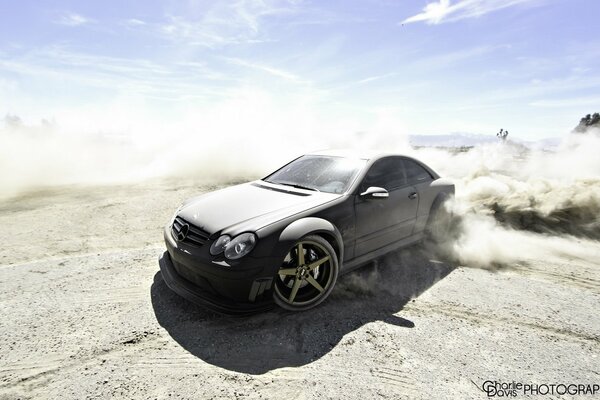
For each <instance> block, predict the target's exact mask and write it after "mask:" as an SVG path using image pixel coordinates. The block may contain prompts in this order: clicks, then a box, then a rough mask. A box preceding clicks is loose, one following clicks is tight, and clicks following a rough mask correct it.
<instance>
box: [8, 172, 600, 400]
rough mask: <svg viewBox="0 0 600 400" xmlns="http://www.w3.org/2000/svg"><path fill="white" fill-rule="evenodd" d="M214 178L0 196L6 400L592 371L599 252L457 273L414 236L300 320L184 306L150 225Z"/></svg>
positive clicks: (467, 393)
mask: <svg viewBox="0 0 600 400" xmlns="http://www.w3.org/2000/svg"><path fill="white" fill-rule="evenodd" d="M217 186H218V185H210V184H202V183H197V182H192V181H187V182H183V181H182V182H168V181H157V182H149V183H144V184H140V183H138V184H135V185H125V184H124V185H119V186H114V185H113V186H95V187H86V186H77V187H72V186H71V187H57V188H53V189H47V190H39V191H35V192H30V193H27V194H23V195H21V196H19V197H16V198H11V199H9V200H4V201H2V202H0V226H2V230H1V231H0V240H1V243H2V246H1V247H0V296H1V297H0V348H1V349H2V351H1V352H0V398H3V399H28V398H36V399H37V398H52V399H55V398H64V399H96V398H110V397H117V398H134V399H152V398H185V399H188V398H194V399H216V398H227V399H230V398H237V399H271V398H280V399H296V398H299V399H313V398H314V399H323V398H332V399H333V398H344V399H368V398H389V399H398V398H417V399H419V398H421V399H431V398H461V399H469V398H474V399H477V398H485V397H486V395H485V393H483V392H482V391H481V390H480V387H481V385H482V384H483V382H484V381H487V380H497V381H502V382H513V381H516V382H523V383H538V384H542V383H546V384H552V383H565V384H568V383H582V384H593V383H598V382H599V381H600V314H599V312H598V310H600V268H599V266H600V265H598V264H600V262H599V263H591V262H590V261H589V260H587V261H586V259H577V258H573V257H571V258H569V257H565V258H564V259H562V260H555V259H552V261H548V260H545V259H531V260H529V261H527V262H523V263H518V264H514V265H505V266H502V267H499V268H494V269H489V268H473V267H469V268H466V267H463V266H461V265H457V264H456V263H453V262H451V261H448V260H445V259H444V258H443V257H439V256H437V255H436V253H435V251H434V250H432V249H430V248H426V247H424V246H421V245H420V246H414V247H412V248H409V249H405V250H403V251H400V252H398V253H393V254H389V255H388V256H386V257H383V258H382V259H380V260H378V261H377V262H375V263H373V264H371V265H367V266H365V267H364V268H363V269H361V270H360V271H358V272H355V273H352V274H350V275H346V276H344V277H343V278H342V279H341V280H340V281H339V282H338V284H337V286H336V288H335V289H334V292H333V294H332V296H331V297H330V298H329V299H328V300H327V301H326V302H325V303H324V304H322V305H321V306H319V307H317V308H316V309H314V310H311V311H308V312H303V313H299V314H291V313H287V312H283V311H281V310H277V309H274V310H273V311H270V312H267V313H263V314H260V315H255V316H251V317H243V318H239V317H238V318H232V317H226V316H221V315H216V314H213V313H210V312H208V311H206V310H204V309H203V308H201V307H198V306H196V305H194V304H191V303H189V302H187V301H186V300H184V299H182V298H179V297H178V296H177V295H175V294H174V293H172V292H171V291H170V290H169V289H168V288H167V287H166V286H165V284H164V282H163V279H162V277H161V274H160V272H159V267H158V263H157V260H158V257H159V255H160V254H161V253H162V252H163V251H164V246H163V244H162V228H163V226H164V224H166V223H167V221H168V220H169V218H170V216H171V214H172V213H173V211H174V210H175V209H176V207H177V206H178V205H179V204H180V202H181V201H183V200H184V199H185V198H187V197H190V196H192V195H195V194H198V193H202V192H205V191H208V190H212V189H214V188H215V187H217ZM598 254H599V259H600V244H598ZM542 397H545V398H558V397H560V396H542ZM588 397H589V396H588Z"/></svg>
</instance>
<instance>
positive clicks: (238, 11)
mask: <svg viewBox="0 0 600 400" xmlns="http://www.w3.org/2000/svg"><path fill="white" fill-rule="evenodd" d="M297 10H298V7H297V4H296V2H295V1H293V0H270V1H253V0H240V1H236V2H226V1H225V2H216V3H214V4H213V5H212V6H211V7H210V8H209V9H208V10H206V11H204V12H203V13H202V15H201V16H200V17H196V18H190V17H187V16H186V17H183V16H177V15H170V16H167V19H168V20H167V22H166V23H163V24H160V25H159V27H158V30H159V32H160V33H161V34H162V35H164V36H166V37H168V38H170V39H172V40H176V41H178V42H181V41H185V42H186V43H187V44H191V45H197V46H205V47H209V48H214V47H218V46H223V45H227V44H240V43H256V42H264V41H268V39H266V38H265V32H264V29H263V20H264V19H265V18H267V17H271V16H274V15H279V16H281V15H286V14H293V13H295V12H296V11H297ZM191 14H194V13H191Z"/></svg>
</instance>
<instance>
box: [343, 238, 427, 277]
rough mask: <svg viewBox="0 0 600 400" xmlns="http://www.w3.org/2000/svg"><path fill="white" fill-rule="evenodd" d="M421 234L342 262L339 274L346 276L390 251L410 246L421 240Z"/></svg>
mask: <svg viewBox="0 0 600 400" xmlns="http://www.w3.org/2000/svg"><path fill="white" fill-rule="evenodd" d="M423 237H424V235H423V232H419V233H417V234H415V235H411V236H408V237H406V238H404V239H401V240H399V241H397V242H395V243H390V244H388V245H387V246H384V247H382V248H380V249H377V250H374V251H372V252H370V253H367V254H363V255H362V256H360V257H356V258H353V259H352V260H349V261H346V262H344V264H343V265H342V268H341V269H340V272H341V273H342V274H347V273H348V272H351V271H354V270H355V269H357V268H360V267H362V266H363V265H365V264H367V263H368V262H370V261H373V260H374V259H376V258H379V257H381V256H383V255H385V254H387V253H391V252H392V251H395V250H398V249H400V248H402V247H407V246H410V245H412V244H415V243H417V242H419V241H421V240H422V239H423Z"/></svg>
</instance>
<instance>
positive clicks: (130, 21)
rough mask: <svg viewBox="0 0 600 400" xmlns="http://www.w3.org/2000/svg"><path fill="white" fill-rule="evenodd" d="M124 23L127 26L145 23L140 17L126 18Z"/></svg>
mask: <svg viewBox="0 0 600 400" xmlns="http://www.w3.org/2000/svg"><path fill="white" fill-rule="evenodd" d="M124 24H125V25H127V26H144V25H146V22H144V21H142V20H141V19H137V18H130V19H128V20H126V21H125V22H124Z"/></svg>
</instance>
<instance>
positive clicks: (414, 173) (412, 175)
mask: <svg viewBox="0 0 600 400" xmlns="http://www.w3.org/2000/svg"><path fill="white" fill-rule="evenodd" d="M402 161H403V162H404V168H405V169H406V180H407V182H408V183H409V184H411V185H414V184H417V183H421V182H427V181H430V180H431V179H433V178H432V177H431V175H430V174H429V172H427V170H426V169H425V168H423V167H422V166H420V165H419V164H417V163H416V162H414V161H412V160H408V159H404V160H402Z"/></svg>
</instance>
